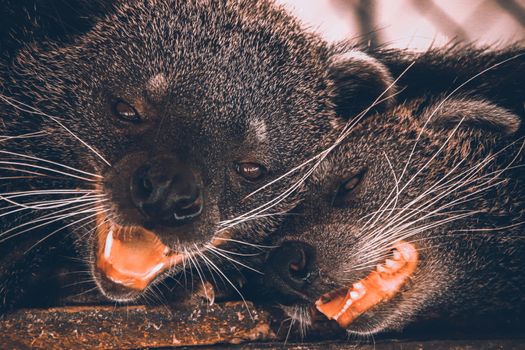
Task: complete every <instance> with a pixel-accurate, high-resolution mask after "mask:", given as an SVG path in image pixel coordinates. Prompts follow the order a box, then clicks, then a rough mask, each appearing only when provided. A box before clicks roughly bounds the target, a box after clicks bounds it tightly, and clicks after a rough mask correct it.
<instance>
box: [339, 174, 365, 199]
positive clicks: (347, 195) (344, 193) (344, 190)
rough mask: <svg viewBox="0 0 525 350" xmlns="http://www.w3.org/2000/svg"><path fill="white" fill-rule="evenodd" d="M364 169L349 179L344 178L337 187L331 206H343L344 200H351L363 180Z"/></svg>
mask: <svg viewBox="0 0 525 350" xmlns="http://www.w3.org/2000/svg"><path fill="white" fill-rule="evenodd" d="M365 174H366V169H363V170H361V171H359V172H358V173H357V174H353V175H352V176H350V177H347V178H345V179H344V180H343V181H342V182H341V183H340V184H339V186H338V187H337V190H336V193H335V196H334V199H333V205H335V206H339V205H341V204H343V203H344V202H345V201H346V200H348V199H351V198H352V194H353V193H354V192H355V191H356V190H358V188H359V185H360V184H361V183H362V182H363V179H364V178H365Z"/></svg>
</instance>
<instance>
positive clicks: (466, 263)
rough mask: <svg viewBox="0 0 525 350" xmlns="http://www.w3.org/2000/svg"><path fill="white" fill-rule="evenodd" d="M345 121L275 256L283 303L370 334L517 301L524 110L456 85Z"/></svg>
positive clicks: (272, 272) (488, 311) (271, 263)
mask: <svg viewBox="0 0 525 350" xmlns="http://www.w3.org/2000/svg"><path fill="white" fill-rule="evenodd" d="M350 124H353V126H352V127H351V128H350V131H349V136H348V138H347V139H346V140H345V141H344V142H343V143H342V144H341V145H339V146H338V147H337V148H335V149H334V151H333V152H332V153H331V154H330V155H328V157H327V158H326V159H325V161H324V162H323V163H322V164H321V165H320V166H319V167H318V169H317V170H316V172H315V174H314V175H313V176H312V178H310V179H309V181H310V182H309V184H308V188H309V191H310V192H309V197H308V198H307V199H305V202H304V206H303V208H302V209H303V212H302V214H303V215H297V219H293V220H290V222H288V223H287V224H286V225H285V226H284V227H283V229H282V231H283V232H282V233H281V236H282V237H280V238H279V239H278V242H276V245H277V246H278V248H276V249H274V250H273V251H272V252H271V253H270V254H269V255H268V258H267V259H268V260H267V261H266V270H265V273H266V275H265V277H264V282H265V283H264V284H265V286H268V288H269V290H271V291H272V293H274V295H275V294H277V295H279V298H280V299H279V300H278V301H279V303H280V304H281V305H284V310H286V311H287V312H288V314H289V315H290V316H291V317H295V318H296V319H297V320H298V321H302V322H303V323H306V324H307V325H308V324H310V323H311V322H312V320H313V319H315V317H326V318H328V319H330V320H334V321H335V322H337V323H338V324H339V325H340V326H341V327H343V328H345V329H347V330H348V332H350V333H354V334H362V335H365V334H374V333H377V332H381V331H387V330H388V331H391V330H400V329H402V328H404V327H406V326H407V325H409V324H411V323H412V322H413V321H415V320H428V319H432V318H434V319H435V318H450V319H451V318H454V317H458V318H462V319H467V320H468V322H474V321H477V320H478V318H479V317H480V316H482V315H498V316H502V317H507V316H508V315H511V314H515V315H518V314H519V312H521V311H523V308H524V305H523V300H522V297H521V296H522V295H523V294H522V292H520V290H522V288H523V287H524V286H525V275H524V273H523V272H522V271H521V270H520V268H518V266H523V263H524V259H525V244H524V242H523V238H524V236H523V226H522V223H523V221H524V220H523V219H524V215H525V214H524V213H525V211H524V203H525V200H524V188H525V187H524V182H525V178H524V176H523V168H522V167H523V165H524V156H523V147H524V145H525V144H524V140H523V137H522V135H521V134H522V132H520V131H519V130H520V119H519V117H518V116H516V115H514V114H512V113H510V112H508V111H506V110H504V109H502V108H500V107H498V106H496V105H494V104H492V103H490V102H487V101H482V100H476V99H469V98H462V97H461V96H456V97H452V98H450V99H446V98H439V99H436V100H434V101H433V102H431V103H428V102H424V103H422V102H418V101H416V102H413V103H410V104H405V105H400V106H397V107H396V108H394V109H393V111H390V112H387V113H382V114H376V115H373V116H370V117H368V118H365V119H363V120H360V121H357V120H354V121H352V120H351V121H350ZM350 124H349V125H350ZM276 291H277V292H276ZM517 310H521V311H517ZM313 316H315V317H313Z"/></svg>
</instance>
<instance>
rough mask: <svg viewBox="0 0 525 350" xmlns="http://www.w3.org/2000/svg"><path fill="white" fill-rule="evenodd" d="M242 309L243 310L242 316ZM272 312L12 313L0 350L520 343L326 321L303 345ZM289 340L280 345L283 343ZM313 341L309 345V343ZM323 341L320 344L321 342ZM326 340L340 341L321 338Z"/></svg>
mask: <svg viewBox="0 0 525 350" xmlns="http://www.w3.org/2000/svg"><path fill="white" fill-rule="evenodd" d="M248 308H249V310H250V311H248ZM281 319H282V315H278V314H277V313H275V311H273V310H265V309H263V308H260V307H255V306H254V305H252V304H251V303H248V304H244V303H240V302H235V303H223V304H214V305H212V306H200V307H199V306H196V305H193V306H189V305H188V306H186V308H185V307H184V306H181V305H177V306H176V307H175V306H174V307H170V308H169V309H168V307H146V306H128V307H126V306H119V307H112V306H82V307H78V306H75V307H61V308H52V309H31V310H19V311H16V312H14V313H11V314H8V315H3V316H0V350H8V349H20V350H24V349H51V350H54V349H57V350H58V349H60V350H63V349H153V348H155V349H158V348H160V349H173V348H174V347H177V348H180V347H182V348H187V347H189V346H191V347H192V348H194V347H195V346H199V349H213V350H219V349H230V348H234V349H245V350H249V349H283V348H286V349H296V350H300V349H301V350H302V349H313V350H315V349H319V350H328V349H363V350H372V349H374V350H416V349H418V350H425V349H428V350H444V349H457V350H474V349H480V350H483V349H484V350H489V349H490V350H492V349H510V350H514V349H525V338H523V337H513V338H509V337H506V336H498V337H496V338H495V339H492V338H489V339H484V340H476V339H473V340H466V339H461V338H457V337H456V338H453V339H447V338H441V339H440V340H436V339H432V340H428V338H426V339H423V340H416V339H384V338H383V339H381V338H377V337H376V339H375V340H374V342H368V343H367V342H364V341H355V338H353V339H352V340H349V339H348V337H347V336H346V334H345V333H344V332H342V331H341V330H340V329H339V328H333V327H332V326H333V323H331V322H330V323H326V324H324V325H323V323H322V322H321V325H319V326H318V327H316V329H314V330H311V331H310V332H309V334H310V337H309V340H308V341H309V342H308V343H303V344H300V343H297V340H298V339H300V338H298V337H297V334H294V332H291V333H290V334H288V328H289V327H288V325H289V322H281ZM287 337H289V340H288V342H286V343H284V340H285V338H287ZM312 339H316V340H317V341H316V342H312ZM322 339H325V341H323V340H322ZM327 339H341V340H339V341H328V342H327V341H326V340H327Z"/></svg>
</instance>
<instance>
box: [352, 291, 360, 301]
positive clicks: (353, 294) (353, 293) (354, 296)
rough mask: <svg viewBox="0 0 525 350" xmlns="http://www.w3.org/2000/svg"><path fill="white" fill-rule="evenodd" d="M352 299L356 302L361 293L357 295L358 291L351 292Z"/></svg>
mask: <svg viewBox="0 0 525 350" xmlns="http://www.w3.org/2000/svg"><path fill="white" fill-rule="evenodd" d="M350 298H352V299H354V300H356V299H357V298H359V293H357V292H356V291H354V290H353V291H351V292H350Z"/></svg>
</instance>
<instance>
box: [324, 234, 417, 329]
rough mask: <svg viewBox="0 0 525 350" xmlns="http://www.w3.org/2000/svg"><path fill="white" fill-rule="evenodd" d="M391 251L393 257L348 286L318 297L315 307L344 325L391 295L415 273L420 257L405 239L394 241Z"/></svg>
mask: <svg viewBox="0 0 525 350" xmlns="http://www.w3.org/2000/svg"><path fill="white" fill-rule="evenodd" d="M392 253H393V258H392V259H386V260H385V262H384V263H383V264H379V265H377V268H376V269H375V270H374V271H372V272H371V273H370V274H369V275H368V276H366V277H365V278H363V279H362V280H360V281H357V282H356V283H354V284H353V285H352V286H351V287H350V288H342V289H338V290H336V291H333V292H330V293H327V294H325V295H323V296H322V297H321V298H319V299H318V300H317V301H316V303H315V305H316V307H317V310H319V311H320V312H321V313H322V314H324V315H325V316H326V317H327V318H328V319H330V320H335V321H337V323H338V324H339V325H340V326H341V327H343V328H347V327H348V326H349V325H350V324H351V323H352V322H353V321H354V320H355V319H356V318H357V317H359V315H361V314H363V313H365V312H367V311H368V310H370V309H372V308H373V307H375V306H376V305H378V304H380V303H383V302H386V301H388V300H390V299H392V298H393V297H394V296H395V295H396V294H397V293H398V292H399V291H400V289H401V287H402V286H403V285H404V284H405V283H406V282H407V280H408V279H409V278H410V277H411V276H412V275H413V274H414V272H415V270H416V267H417V264H418V260H419V257H418V253H417V249H416V248H415V247H414V246H413V245H412V244H410V243H407V242H398V243H396V244H394V246H393V250H392Z"/></svg>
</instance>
